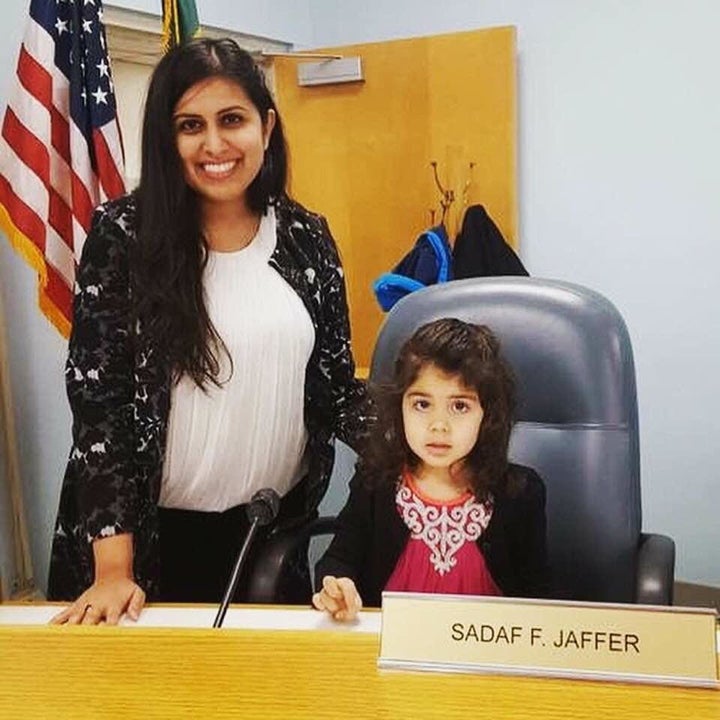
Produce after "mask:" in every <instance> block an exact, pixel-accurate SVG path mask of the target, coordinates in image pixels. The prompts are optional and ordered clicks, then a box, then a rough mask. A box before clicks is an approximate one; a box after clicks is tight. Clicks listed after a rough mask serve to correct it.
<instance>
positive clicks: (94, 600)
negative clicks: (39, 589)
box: [50, 577, 145, 625]
mask: <svg viewBox="0 0 720 720" xmlns="http://www.w3.org/2000/svg"><path fill="white" fill-rule="evenodd" d="M144 605H145V593H144V592H143V590H142V588H141V587H140V586H139V585H137V584H136V583H135V582H134V580H132V578H127V577H118V578H105V579H103V580H96V581H95V582H94V583H93V584H92V585H91V586H90V587H89V588H88V589H87V590H86V591H85V592H84V593H83V594H82V595H81V596H80V597H79V598H78V599H77V600H76V601H75V602H74V603H73V604H72V605H70V607H68V608H66V609H65V610H63V611H62V612H60V613H58V614H57V615H55V617H53V618H52V620H50V623H51V624H52V625H99V624H101V623H102V624H104V625H117V624H118V622H120V618H121V617H122V615H123V613H127V615H128V617H130V618H131V619H132V620H137V619H138V618H139V617H140V612H141V611H142V609H143V606H144Z"/></svg>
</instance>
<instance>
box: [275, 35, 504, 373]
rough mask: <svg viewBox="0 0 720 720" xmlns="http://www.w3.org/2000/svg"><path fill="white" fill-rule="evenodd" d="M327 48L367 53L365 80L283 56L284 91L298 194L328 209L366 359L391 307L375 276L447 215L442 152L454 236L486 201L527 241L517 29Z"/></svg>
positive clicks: (278, 73) (280, 94) (357, 343)
mask: <svg viewBox="0 0 720 720" xmlns="http://www.w3.org/2000/svg"><path fill="white" fill-rule="evenodd" d="M327 50H328V51H329V52H338V53H340V54H342V55H344V56H345V57H348V56H354V55H359V56H360V57H361V58H362V63H363V73H364V78H365V80H364V82H362V83H352V84H338V85H324V86H314V87H300V86H298V84H297V70H296V65H297V63H298V62H299V61H298V60H297V59H288V58H277V59H276V60H275V61H274V73H275V83H276V92H277V98H278V105H279V107H280V111H281V114H282V117H283V120H284V122H285V128H286V133H287V137H288V142H289V145H290V162H291V192H292V194H293V195H294V197H296V198H297V199H298V200H299V201H300V202H302V203H303V204H305V205H307V206H308V207H309V208H311V209H313V210H315V211H317V212H320V213H322V214H323V215H325V216H326V217H327V218H328V221H329V223H330V227H331V229H332V231H333V234H334V236H335V239H336V240H337V242H338V245H339V247H340V251H341V253H342V256H343V262H344V264H345V271H346V276H347V281H348V293H349V299H350V306H351V323H352V329H353V346H354V351H355V356H356V360H357V362H358V365H360V366H365V365H368V364H369V361H370V357H371V353H372V347H373V345H374V342H375V336H376V334H377V330H378V328H379V327H380V324H381V322H382V317H383V314H382V312H381V311H380V308H379V306H378V305H377V302H376V301H375V298H374V296H373V294H372V290H371V285H372V282H373V280H374V279H375V278H377V277H378V276H379V275H380V274H381V273H382V272H385V271H387V270H390V269H391V268H392V267H393V265H395V263H396V262H397V261H398V260H399V259H400V258H401V257H402V256H403V255H404V253H405V252H407V250H408V249H409V248H410V247H411V246H412V244H413V243H414V241H415V238H416V237H417V235H418V234H419V233H420V232H422V231H423V230H424V229H426V228H427V227H429V226H430V225H431V209H435V211H436V213H435V220H436V221H437V220H438V218H439V197H440V196H439V192H438V190H437V188H436V186H435V182H434V180H433V175H432V170H431V167H430V162H431V161H432V160H436V161H437V162H438V170H439V174H440V179H441V182H442V183H443V185H444V186H445V187H446V188H447V189H451V190H453V192H454V193H455V195H456V200H455V202H454V204H453V205H452V206H451V210H450V212H449V213H448V217H447V226H448V230H449V231H450V232H451V234H452V235H454V233H455V230H456V228H457V227H458V225H459V222H460V220H461V218H462V212H463V209H464V207H463V200H465V201H466V202H467V203H468V204H473V203H482V204H484V205H485V206H486V208H487V209H488V211H489V213H490V214H491V216H492V217H493V219H494V220H495V222H496V223H497V224H498V226H499V227H500V229H501V230H502V231H503V234H504V235H505V237H506V239H507V240H508V242H510V243H511V244H513V245H516V242H517V190H516V187H517V180H516V162H515V158H516V66H515V30H514V28H511V27H504V28H492V29H487V30H475V31H470V32H462V33H453V34H447V35H437V36H432V37H423V38H413V39H409V40H396V41H391V42H383V43H371V44H365V45H352V46H345V47H342V48H328V49H327ZM305 62H307V61H305ZM471 162H472V163H474V165H475V166H474V168H473V169H472V171H470V169H469V166H470V163H471ZM468 180H470V181H471V183H470V186H469V188H468V192H467V194H466V195H463V192H462V191H463V188H464V187H465V184H466V183H467V181H468Z"/></svg>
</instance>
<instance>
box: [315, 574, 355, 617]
mask: <svg viewBox="0 0 720 720" xmlns="http://www.w3.org/2000/svg"><path fill="white" fill-rule="evenodd" d="M312 603H313V605H314V606H315V607H316V608H317V609H318V610H325V611H326V612H328V613H330V615H331V616H332V618H333V620H340V621H344V622H348V621H350V620H355V618H356V617H357V614H358V613H359V612H360V610H361V609H362V600H361V598H360V593H358V591H357V588H356V587H355V583H354V582H353V581H352V580H351V579H350V578H346V577H341V578H336V577H333V576H332V575H326V576H325V577H324V578H323V586H322V590H320V592H316V593H315V594H314V595H313V597H312Z"/></svg>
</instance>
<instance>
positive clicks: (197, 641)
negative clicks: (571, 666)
mask: <svg viewBox="0 0 720 720" xmlns="http://www.w3.org/2000/svg"><path fill="white" fill-rule="evenodd" d="M265 612H267V613H271V614H272V613H275V614H277V613H278V612H279V611H277V610H270V609H268V610H266V611H265ZM286 612H292V611H286ZM297 612H305V613H307V612H308V611H302V610H299V611H297ZM318 615H319V614H318ZM0 619H1V618H0ZM378 647H379V636H378V635H377V633H375V632H367V631H366V632H362V631H361V632H352V631H350V632H342V631H335V630H322V629H321V630H318V629H314V630H291V631H288V630H267V629H264V630H249V629H223V630H212V629H207V630H206V629H198V628H167V627H133V628H131V627H120V628H108V627H99V628H98V627H73V628H63V627H48V626H45V625H25V626H14V625H13V626H11V625H4V626H3V625H0V717H3V718H28V719H32V718H43V720H46V719H52V720H55V719H58V720H60V719H64V718H78V719H80V720H82V719H83V718H93V719H94V720H95V719H97V718H120V717H124V718H173V719H174V718H184V717H192V718H200V719H204V718H262V719H263V720H275V719H282V720H288V719H293V718H297V719H298V720H301V719H303V718H332V719H333V720H354V719H360V718H373V720H374V719H375V718H412V719H413V720H415V719H420V720H422V719H423V718H440V719H442V720H445V719H447V720H451V719H452V718H462V719H463V720H467V718H484V717H488V718H490V717H492V718H517V719H518V720H520V719H522V720H528V719H532V718H563V719H565V720H569V719H570V718H572V720H583V719H585V718H588V719H590V718H592V719H593V720H595V719H596V718H613V719H617V718H621V719H624V718H628V719H631V720H633V719H637V720H640V719H642V720H648V719H650V720H669V719H670V718H678V719H680V718H681V719H682V720H705V719H707V720H710V719H712V720H718V718H720V691H715V690H701V689H683V688H673V687H656V686H643V685H623V684H610V683H594V682H586V681H560V680H546V679H534V678H510V677H493V676H477V675H475V676H469V675H434V674H409V673H396V672H388V671H379V670H378V669H377V667H376V659H377V654H378Z"/></svg>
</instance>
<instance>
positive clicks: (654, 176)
mask: <svg viewBox="0 0 720 720" xmlns="http://www.w3.org/2000/svg"><path fill="white" fill-rule="evenodd" d="M311 10H312V22H313V28H314V37H313V42H314V45H315V46H317V47H320V46H329V45H338V44H345V43H356V42H370V41H377V40H387V39H392V38H398V37H410V36H417V35H426V34H435V33H442V32H452V31H458V30H464V29H470V28H477V27H486V26H493V25H515V26H517V29H518V51H519V66H520V67H519V78H518V81H519V91H520V93H519V106H520V122H519V126H520V130H519V161H520V172H519V175H520V202H519V206H520V221H521V248H522V256H523V259H524V261H525V262H526V263H527V265H528V267H529V270H530V272H531V273H532V274H533V275H536V276H545V277H553V278H561V279H564V280H570V281H574V282H578V283H581V284H584V285H587V286H589V287H592V288H594V289H596V290H599V291H600V292H602V293H603V294H605V295H606V296H607V297H609V298H610V299H611V300H612V301H613V302H614V303H615V304H616V305H617V307H618V308H619V310H620V311H621V313H622V314H623V315H624V317H625V319H626V322H627V324H628V326H629V329H630V334H631V336H632V339H633V343H634V349H635V359H636V364H637V374H638V385H639V400H640V423H641V432H642V438H641V448H642V470H643V506H644V526H645V528H646V529H647V530H650V531H660V532H666V533H668V534H670V535H672V536H674V538H675V540H676V542H677V549H678V567H677V576H678V578H679V579H682V580H685V581H690V582H702V583H708V584H713V585H718V586H720V553H719V551H718V548H720V522H718V515H719V514H720V452H719V450H720V443H719V441H718V438H720V412H719V408H720V280H719V279H718V278H719V277H720V243H718V239H720V200H719V199H718V193H719V192H720V93H718V92H717V89H716V88H717V68H718V67H720V44H719V43H718V41H717V30H718V28H719V27H720V3H718V2H716V0H684V1H683V2H681V1H680V0H602V1H600V0H584V1H583V2H578V0H544V2H537V0H506V1H505V2H497V1H495V2H491V1H490V0H484V1H481V0H444V1H443V2H442V3H438V2H435V1H434V0H393V2H387V0H384V1H382V2H380V1H378V0H364V1H363V2H362V3H359V2H355V0H352V1H350V0H340V1H338V2H336V1H335V0H311ZM467 91H468V92H469V93H470V92H472V88H471V87H469V88H468V89H467Z"/></svg>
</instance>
